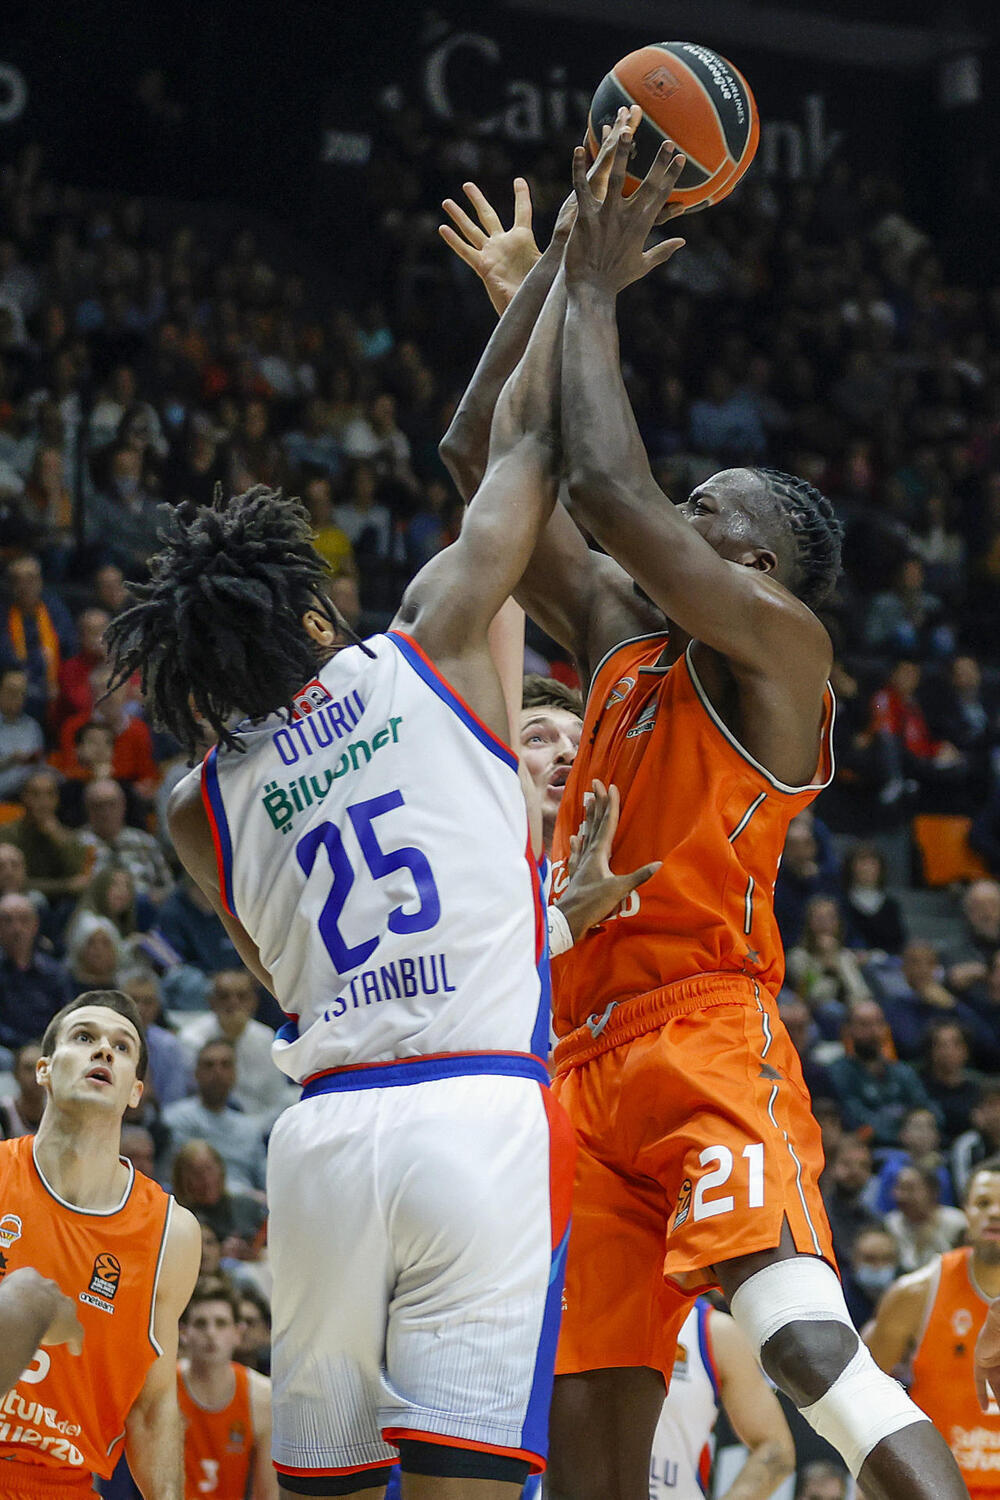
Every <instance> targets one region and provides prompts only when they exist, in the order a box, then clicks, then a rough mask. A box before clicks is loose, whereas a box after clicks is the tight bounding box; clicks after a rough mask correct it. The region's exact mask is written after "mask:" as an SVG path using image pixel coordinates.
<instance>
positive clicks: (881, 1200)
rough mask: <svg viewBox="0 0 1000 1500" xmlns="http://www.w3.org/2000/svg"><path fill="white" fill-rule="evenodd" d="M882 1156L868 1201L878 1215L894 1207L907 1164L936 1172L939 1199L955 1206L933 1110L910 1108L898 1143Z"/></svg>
mask: <svg viewBox="0 0 1000 1500" xmlns="http://www.w3.org/2000/svg"><path fill="white" fill-rule="evenodd" d="M879 1158H880V1159H879V1166H878V1172H877V1174H876V1176H875V1177H874V1178H873V1180H872V1182H871V1183H870V1184H869V1187H868V1189H867V1200H866V1201H867V1202H868V1203H869V1205H870V1206H871V1207H872V1208H873V1209H874V1210H875V1212H876V1213H877V1214H887V1213H888V1212H889V1210H890V1208H892V1206H893V1204H894V1202H895V1199H894V1198H893V1189H894V1187H895V1185H896V1178H897V1177H898V1176H899V1174H900V1172H901V1171H902V1170H903V1168H904V1167H920V1168H921V1170H927V1171H929V1172H934V1173H935V1174H936V1176H937V1183H938V1201H939V1202H941V1203H947V1204H950V1205H952V1206H953V1205H954V1202H955V1191H954V1188H953V1187H952V1185H951V1173H950V1172H949V1170H948V1168H947V1166H946V1165H945V1160H944V1157H943V1156H942V1154H941V1132H940V1130H939V1129H938V1122H937V1120H936V1119H935V1117H934V1113H933V1111H932V1110H929V1109H911V1110H910V1112H909V1114H908V1115H906V1116H905V1117H904V1119H903V1123H902V1125H901V1126H900V1130H899V1145H898V1146H890V1147H889V1149H888V1151H883V1152H880V1153H879Z"/></svg>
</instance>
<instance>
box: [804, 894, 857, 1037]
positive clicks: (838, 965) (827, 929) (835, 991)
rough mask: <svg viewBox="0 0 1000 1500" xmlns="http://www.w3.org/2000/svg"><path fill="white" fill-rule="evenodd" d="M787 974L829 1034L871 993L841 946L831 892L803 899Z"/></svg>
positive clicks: (841, 927)
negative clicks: (847, 1013)
mask: <svg viewBox="0 0 1000 1500" xmlns="http://www.w3.org/2000/svg"><path fill="white" fill-rule="evenodd" d="M786 975H787V980H788V983H789V984H791V985H792V987H793V989H794V990H795V992H796V994H798V995H801V997H802V999H803V1000H804V1001H805V1002H806V1004H807V1005H808V1007H809V1009H810V1011H811V1012H812V1015H813V1018H814V1020H815V1021H816V1024H817V1025H818V1026H819V1028H820V1031H821V1032H822V1034H823V1035H824V1036H825V1037H828V1038H833V1037H836V1036H837V1035H838V1034H839V1032H840V1028H841V1025H842V1024H843V1020H844V1015H845V1013H846V1011H847V1008H848V1006H850V1005H851V1004H852V1003H853V1002H854V1001H855V1000H864V999H867V997H868V995H869V994H870V991H869V989H868V986H867V984H866V983H865V981H864V979H863V978H862V975H861V970H860V968H859V967H858V961H857V959H856V958H855V956H854V954H853V953H852V952H851V950H850V949H849V948H845V947H844V919H843V917H842V916H841V914H840V908H839V907H838V905H837V903H836V901H835V900H834V899H833V897H832V896H812V897H811V898H810V900H809V901H808V902H807V903H806V909H805V916H804V920H803V924H802V935H801V937H800V939H799V941H798V943H796V945H795V947H794V948H792V949H791V950H790V951H789V953H788V956H787V959H786Z"/></svg>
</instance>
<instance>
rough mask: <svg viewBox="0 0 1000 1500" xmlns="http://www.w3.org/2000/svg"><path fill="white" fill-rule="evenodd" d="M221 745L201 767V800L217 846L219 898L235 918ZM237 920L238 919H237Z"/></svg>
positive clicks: (215, 746) (214, 747)
mask: <svg viewBox="0 0 1000 1500" xmlns="http://www.w3.org/2000/svg"><path fill="white" fill-rule="evenodd" d="M218 754H219V747H218V745H213V746H212V748H211V750H209V752H208V754H207V755H206V756H205V759H204V760H203V761H202V763H201V800H202V802H203V803H204V806H205V814H206V816H207V818H208V826H209V828H210V829H211V830H212V843H213V844H214V845H215V863H216V866H217V868H218V871H219V894H220V896H221V897H222V904H223V906H224V907H225V908H226V911H227V912H228V913H229V915H230V916H231V917H235V916H236V902H235V901H234V899H233V841H232V838H231V837H230V834H229V823H228V821H227V819H226V808H225V804H224V802H223V800H222V790H221V788H220V786H219V767H218ZM237 920H238V918H237Z"/></svg>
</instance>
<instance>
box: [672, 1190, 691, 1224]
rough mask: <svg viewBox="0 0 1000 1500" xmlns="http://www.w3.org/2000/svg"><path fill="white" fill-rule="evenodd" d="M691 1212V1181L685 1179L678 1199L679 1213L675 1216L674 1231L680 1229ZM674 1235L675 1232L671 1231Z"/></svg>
mask: <svg viewBox="0 0 1000 1500" xmlns="http://www.w3.org/2000/svg"><path fill="white" fill-rule="evenodd" d="M690 1212H691V1179H690V1177H685V1179H684V1181H683V1182H682V1183H681V1190H680V1193H679V1195H678V1198H677V1212H676V1213H675V1214H674V1224H673V1228H674V1229H680V1227H681V1225H682V1224H683V1223H684V1221H685V1219H686V1218H687V1216H688V1214H689V1213H690ZM671 1233H673V1230H671Z"/></svg>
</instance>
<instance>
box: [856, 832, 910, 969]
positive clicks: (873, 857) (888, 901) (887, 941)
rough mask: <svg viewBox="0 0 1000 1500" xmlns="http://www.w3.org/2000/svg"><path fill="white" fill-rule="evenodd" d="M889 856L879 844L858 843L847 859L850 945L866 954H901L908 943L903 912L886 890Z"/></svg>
mask: <svg viewBox="0 0 1000 1500" xmlns="http://www.w3.org/2000/svg"><path fill="white" fill-rule="evenodd" d="M885 880H886V866H885V855H884V854H883V853H882V851H881V850H880V849H879V848H877V847H876V845H875V844H855V845H854V847H853V848H852V849H851V851H850V853H849V854H848V855H847V857H846V858H845V860H844V910H845V916H846V920H847V942H848V943H849V944H850V946H851V947H852V948H858V949H860V950H861V951H862V954H863V955H864V957H862V958H861V959H860V962H862V963H864V961H865V957H867V956H868V955H869V954H872V953H900V952H902V948H903V944H904V943H905V941H906V928H905V926H904V924H903V909H902V907H901V906H900V904H899V902H898V901H897V900H896V898H895V896H893V895H890V893H889V892H888V891H887V890H886V888H885Z"/></svg>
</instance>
